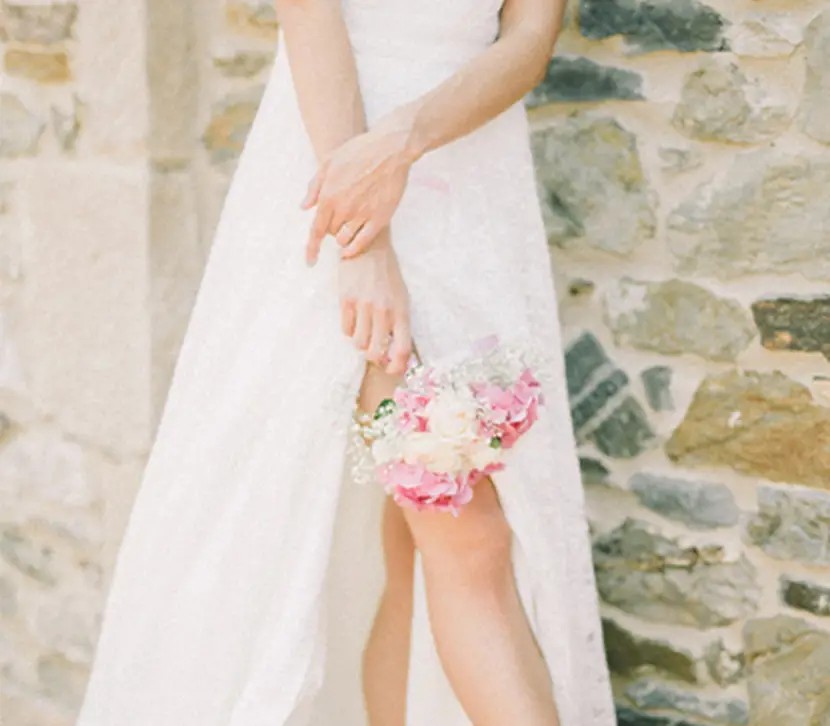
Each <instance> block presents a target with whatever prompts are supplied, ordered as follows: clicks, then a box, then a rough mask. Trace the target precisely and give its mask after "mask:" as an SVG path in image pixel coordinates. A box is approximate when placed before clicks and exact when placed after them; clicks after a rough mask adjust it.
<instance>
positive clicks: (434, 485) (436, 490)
mask: <svg viewBox="0 0 830 726" xmlns="http://www.w3.org/2000/svg"><path fill="white" fill-rule="evenodd" d="M501 468H503V465H501V464H496V465H492V466H488V467H486V469H485V470H478V469H473V470H472V471H470V472H467V473H464V474H457V475H455V476H454V475H452V474H448V473H446V472H435V471H430V470H429V469H427V468H426V467H424V466H423V465H421V464H407V463H405V462H403V461H396V462H393V463H391V464H386V465H384V466H382V467H380V469H379V471H378V476H379V478H380V480H381V482H382V483H383V485H384V488H385V489H386V491H387V493H390V494H391V495H392V497H393V499H394V500H395V502H396V503H397V504H399V505H401V506H405V507H411V508H413V509H416V510H418V511H423V510H430V511H437V512H450V513H451V514H452V515H453V516H456V517H457V516H458V512H459V509H460V507H463V506H464V505H465V504H467V502H469V501H470V500H471V499H472V498H473V486H474V485H475V484H476V483H477V482H478V481H479V480H480V479H481V477H482V476H485V475H486V474H489V473H491V472H493V471H498V470H499V469H501Z"/></svg>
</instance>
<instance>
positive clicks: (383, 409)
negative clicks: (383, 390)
mask: <svg viewBox="0 0 830 726" xmlns="http://www.w3.org/2000/svg"><path fill="white" fill-rule="evenodd" d="M395 407H396V404H395V401H394V400H392V399H391V398H384V399H383V400H382V401H381V402H380V403H379V404H378V407H377V408H376V409H375V415H374V419H375V421H377V420H378V419H379V418H383V417H384V416H388V415H389V414H391V413H392V412H393V411H394V410H395Z"/></svg>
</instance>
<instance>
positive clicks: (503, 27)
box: [379, 0, 567, 159]
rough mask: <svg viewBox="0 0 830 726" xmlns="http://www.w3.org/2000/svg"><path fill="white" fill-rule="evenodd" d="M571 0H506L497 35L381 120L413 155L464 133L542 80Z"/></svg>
mask: <svg viewBox="0 0 830 726" xmlns="http://www.w3.org/2000/svg"><path fill="white" fill-rule="evenodd" d="M566 2H567V0H505V2H504V5H503V7H502V11H501V23H500V32H499V36H498V38H497V39H496V40H495V41H494V42H493V43H492V44H491V45H490V46H488V48H487V49H486V50H484V51H483V52H482V53H480V54H478V55H477V56H475V57H474V58H472V59H470V60H469V61H468V62H467V63H466V64H464V65H463V66H462V67H461V68H459V69H458V70H457V71H456V72H455V73H454V74H453V75H451V76H450V77H449V78H447V79H446V80H445V81H443V82H442V83H440V84H439V85H437V86H436V87H435V88H433V89H431V90H430V91H428V92H427V93H425V94H424V95H422V96H420V97H418V98H416V99H415V100H413V101H411V102H410V103H407V104H405V105H403V106H399V107H398V108H396V109H394V110H393V111H392V112H390V113H389V114H387V115H386V116H385V117H384V118H382V119H380V120H379V126H380V127H381V128H384V129H387V130H389V131H393V130H398V131H399V132H400V133H401V134H402V135H403V138H404V139H405V141H404V143H405V145H406V148H407V149H408V151H409V153H410V154H411V155H412V156H413V157H414V158H416V159H417V158H419V157H421V156H423V155H424V154H425V153H427V152H428V151H430V150H432V149H435V148H437V147H439V146H443V145H444V144H446V143H448V142H450V141H453V140H454V139H457V138H459V137H460V136H464V135H465V134H468V133H469V132H471V131H473V130H474V129H476V128H478V127H479V126H481V125H483V124H484V123H485V122H487V121H489V120H490V119H492V118H493V117H495V116H497V115H498V114H499V113H501V112H502V111H504V110H506V109H507V108H508V107H509V106H511V105H512V104H513V103H515V102H516V101H519V100H521V99H522V98H523V97H524V96H525V95H526V94H527V93H529V92H530V91H531V90H533V89H534V88H535V87H536V86H537V85H538V84H539V83H540V82H541V81H542V79H543V78H544V76H545V72H546V70H547V67H548V63H549V62H550V59H551V56H552V55H553V47H554V44H555V42H556V40H557V38H558V37H559V33H560V31H561V28H562V18H563V16H564V11H565V5H566Z"/></svg>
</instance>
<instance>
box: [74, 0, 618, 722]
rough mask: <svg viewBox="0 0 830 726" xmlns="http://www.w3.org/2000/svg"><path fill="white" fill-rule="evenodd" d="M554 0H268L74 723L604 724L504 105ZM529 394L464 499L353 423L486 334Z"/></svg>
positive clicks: (590, 592)
mask: <svg viewBox="0 0 830 726" xmlns="http://www.w3.org/2000/svg"><path fill="white" fill-rule="evenodd" d="M564 4H565V0H504V1H503V2H502V0H452V2H448V1H447V0H342V1H341V0H278V2H277V9H278V17H279V20H280V35H279V47H278V51H277V55H276V59H275V62H274V65H273V68H272V70H271V76H270V79H269V83H268V85H267V88H266V91H265V95H264V97H263V99H262V103H261V106H260V109H259V112H258V114H257V117H256V120H255V123H254V125H253V128H252V130H251V132H250V135H249V137H248V140H247V143H246V146H245V149H244V151H243V154H242V156H241V158H240V161H239V165H238V167H237V170H236V173H235V175H234V178H233V183H232V185H231V188H230V191H229V193H228V196H227V199H226V202H225V207H224V210H223V213H222V216H221V219H220V223H219V227H218V229H217V232H216V237H215V239H214V243H213V246H212V248H211V251H210V255H209V258H208V261H207V265H206V268H205V272H204V276H203V279H202V283H201V286H200V288H199V292H198V295H197V298H196V302H195V305H194V308H193V311H192V314H191V318H190V322H189V325H188V329H187V331H186V335H185V337H184V340H183V343H182V346H181V351H180V354H179V358H178V361H177V364H176V368H175V371H174V375H173V379H172V383H171V386H170V389H169V393H168V397H167V401H166V404H165V408H164V410H163V413H162V418H161V420H160V423H159V426H158V430H157V433H156V439H155V442H154V445H153V448H152V450H151V452H150V456H149V459H148V462H147V466H146V470H145V473H144V479H143V481H142V485H141V487H140V489H139V492H138V495H137V498H136V501H135V504H134V508H133V510H132V513H131V517H130V520H129V524H128V527H127V531H126V533H125V536H124V540H123V543H122V545H121V549H120V551H119V556H118V560H117V563H116V567H115V571H114V575H113V580H112V584H111V589H110V595H109V599H108V601H107V606H106V609H105V613H104V618H103V623H102V629H101V635H100V639H99V642H98V648H97V653H96V658H95V663H94V666H93V670H92V674H91V677H90V681H89V686H88V688H87V692H86V698H85V701H84V704H83V707H82V711H81V714H80V717H79V721H78V724H79V726H266V725H267V726H282V725H292V726H294V725H299V724H303V725H305V724H315V725H317V726H323V725H325V726H359V725H360V724H366V723H368V724H372V726H402V725H403V724H409V725H410V726H425V725H426V724H439V725H440V726H453V725H456V724H459V725H460V724H469V723H470V722H472V723H474V724H476V726H519V725H521V726H553V725H555V724H561V725H562V726H611V725H612V724H614V723H615V719H614V714H613V706H612V702H611V695H610V688H609V683H608V675H607V672H606V667H605V662H604V659H603V650H602V637H601V630H600V625H599V615H598V609H597V602H596V596H595V594H594V580H593V573H592V569H591V559H590V550H589V544H588V532H587V524H586V521H585V516H584V511H583V500H582V491H581V485H580V479H579V468H578V463H577V456H576V452H575V445H574V441H573V437H572V433H571V428H570V419H569V411H568V403H567V397H566V392H565V391H566V383H565V376H564V371H563V365H562V356H561V341H560V332H559V322H558V317H557V310H556V303H555V292H554V289H553V282H552V276H551V272H550V267H549V257H548V253H547V246H546V238H545V230H544V227H543V224H542V218H541V210H540V207H539V200H538V197H537V196H536V187H535V180H534V170H533V161H532V157H531V154H530V147H529V138H528V133H529V128H528V123H527V117H526V113H525V110H524V106H523V103H522V99H523V97H524V96H525V94H526V93H528V92H529V91H530V90H531V89H532V88H533V87H534V86H535V85H536V84H537V83H538V82H539V81H540V80H541V78H542V76H543V74H544V72H545V69H546V67H547V63H548V61H549V59H550V56H551V54H552V50H553V45H554V41H555V39H556V38H557V36H558V33H559V30H560V26H561V23H562V15H563V8H564ZM492 334H495V335H498V336H500V337H501V338H511V339H516V340H527V341H533V342H534V343H537V344H541V346H542V347H543V348H544V349H545V350H546V351H547V352H548V353H549V354H550V358H549V363H545V364H544V365H545V366H546V367H547V370H546V371H544V373H546V377H545V378H544V380H546V381H548V382H547V383H545V384H544V385H545V391H544V393H545V401H546V403H545V405H544V406H543V407H542V409H541V410H540V417H539V419H538V422H537V423H536V425H535V426H534V428H533V429H532V430H531V431H529V432H528V433H527V435H526V436H525V437H524V438H523V439H522V441H521V443H520V444H518V445H517V446H516V447H515V448H513V449H511V450H510V452H507V456H508V458H506V462H507V466H506V468H505V469H504V470H502V471H499V472H497V473H494V474H492V475H491V476H490V477H487V478H485V479H483V480H481V481H480V482H479V483H478V484H476V486H475V489H474V497H473V499H472V501H471V502H470V503H469V504H468V505H466V506H465V508H464V509H463V512H462V513H461V514H460V516H458V517H452V516H450V515H448V514H446V513H441V512H430V511H416V510H414V509H408V508H402V507H400V506H398V505H397V504H396V503H395V502H394V501H393V500H392V499H391V498H388V497H386V496H385V495H384V494H383V490H382V488H381V487H380V486H379V485H378V486H367V485H365V484H362V483H358V482H357V481H356V479H355V477H354V476H353V474H354V472H353V471H352V467H351V463H350V462H351V461H352V458H351V454H352V453H353V452H354V450H353V449H352V448H351V447H355V446H360V445H362V443H361V442H360V441H358V440H357V439H356V437H355V436H353V435H352V433H350V427H351V422H352V417H353V415H354V413H355V411H356V410H357V411H364V412H370V411H373V410H374V408H375V407H376V405H377V404H378V403H379V401H381V400H382V399H384V398H386V397H388V396H389V395H390V393H391V392H392V390H393V389H394V387H395V386H396V384H398V383H399V382H400V381H401V380H402V374H403V373H404V371H405V369H406V367H407V364H408V362H409V361H410V356H411V354H412V353H413V350H414V351H415V352H417V354H418V356H419V357H420V358H421V359H422V360H424V361H430V360H436V359H438V358H440V357H441V356H444V355H449V354H453V353H457V352H458V351H463V350H464V349H466V348H467V347H468V346H469V345H470V343H471V342H472V341H474V340H476V339H479V338H481V337H483V336H487V335H492Z"/></svg>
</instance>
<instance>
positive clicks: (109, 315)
mask: <svg viewBox="0 0 830 726" xmlns="http://www.w3.org/2000/svg"><path fill="white" fill-rule="evenodd" d="M0 8H2V12H0V57H2V73H3V75H2V80H1V81H0V119H2V122H0V292H2V296H0V723H2V724H4V725H9V726H64V725H67V724H70V723H72V718H73V714H74V712H75V710H76V708H77V704H78V701H79V699H80V696H81V694H82V691H83V685H84V680H85V676H86V671H87V669H88V665H89V661H90V658H91V653H92V647H93V643H94V639H95V635H96V632H97V629H98V627H99V622H100V610H101V604H102V602H103V597H104V592H105V591H106V586H107V581H108V578H109V574H110V573H111V568H112V562H113V557H114V553H115V552H116V551H117V544H118V541H119V539H120V537H121V533H122V531H123V526H124V522H125V518H126V515H127V513H128V511H129V507H130V504H131V502H132V497H133V495H134V493H135V489H136V487H137V485H138V483H139V481H140V476H141V471H142V466H143V463H144V462H145V461H146V456H147V452H148V449H149V446H150V444H151V441H152V435H153V430H154V428H155V426H156V424H157V421H158V416H159V413H160V410H161V406H162V405H163V401H164V396H165V392H166V388H167V385H168V383H169V376H170V373H171V370H172V365H173V362H174V361H175V356H176V352H177V350H178V346H179V344H180V339H181V334H182V332H183V330H184V325H185V323H186V320H187V314H188V312H189V309H190V306H191V305H192V300H193V294H194V292H195V290H196V287H197V285H198V281H199V277H200V272H201V269H202V266H203V263H204V259H205V254H206V251H207V250H208V248H209V246H210V243H211V240H212V233H213V229H214V227H215V224H216V221H217V217H218V214H219V211H220V209H221V203H222V199H223V197H224V194H225V191H226V189H227V184H228V182H229V179H230V175H231V174H232V171H233V168H234V162H235V159H236V157H237V156H238V153H239V151H240V149H241V146H242V144H243V143H244V139H245V134H246V132H247V129H248V127H249V125H250V122H251V120H252V118H253V116H254V114H255V112H256V108H257V103H258V100H259V97H260V94H261V93H262V89H263V87H264V84H265V81H266V77H267V73H268V70H269V68H270V63H271V60H272V58H273V53H274V49H275V48H274V41H275V38H276V17H275V14H274V11H273V7H272V5H271V3H270V1H269V0H177V2H174V3H171V2H169V1H168V0H121V2H119V3H118V12H117V13H116V12H114V6H113V4H112V3H111V2H107V0H84V2H82V3H81V2H75V1H73V0H0ZM828 92H830V3H829V2H828V1H827V0H798V1H795V0H707V4H703V3H702V2H700V1H698V0H651V1H649V2H646V1H644V0H580V1H579V2H577V0H573V2H572V7H571V8H570V13H569V20H568V27H567V30H566V32H565V34H564V35H563V37H562V40H561V42H560V44H559V47H558V52H557V56H556V58H555V59H554V60H553V61H552V62H551V65H550V69H549V73H548V77H547V78H546V79H545V82H544V83H542V84H541V85H540V86H539V87H538V88H537V89H536V90H535V91H534V92H533V93H532V94H530V95H529V96H528V98H527V106H528V110H529V113H530V116H531V121H532V128H533V137H532V139H531V143H532V146H533V150H534V154H535V158H536V160H537V167H538V180H539V194H540V198H541V199H542V201H543V206H544V212H545V218H546V225H547V228H548V232H549V237H550V243H551V254H552V260H553V264H554V270H555V274H556V278H557V283H558V290H559V297H560V303H561V311H562V320H563V323H564V326H565V333H566V339H567V350H566V360H567V364H568V377H569V378H568V387H569V393H570V395H571V399H572V409H573V424H574V427H575V430H576V432H577V435H578V438H579V441H580V445H581V455H582V461H583V470H584V476H585V483H586V492H587V496H588V502H589V516H590V520H591V525H592V530H593V533H594V537H595V561H596V566H597V576H598V584H599V589H600V595H601V597H602V600H603V603H604V604H603V608H604V616H605V636H606V642H607V647H608V656H609V662H610V664H611V667H612V669H613V671H614V678H615V688H616V692H617V700H618V703H619V705H620V723H621V724H625V725H637V726H660V725H661V724H665V725H666V726H668V725H669V724H686V725H687V726H706V725H712V724H754V725H757V726H767V724H775V726H780V725H781V724H787V725H788V726H790V725H791V726H801V725H803V726H813V725H814V724H824V723H830V702H828V700H827V695H826V691H827V690H828V687H830V576H828V574H830V569H828V567H830V493H828V491H827V490H828V489H830V370H829V369H828V365H827V357H830V323H828V315H830V297H828V295H827V288H826V284H827V281H828V278H830V263H828V261H827V258H828V255H827V252H828V248H830V211H828V210H830V206H828V205H827V204H826V202H825V197H826V196H827V195H828V193H830V148H829V147H828V144H830V121H828V118H830V116H829V115H828V114H827V108H828V106H827V104H826V103H825V102H824V101H825V98H826V97H827V95H828Z"/></svg>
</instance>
